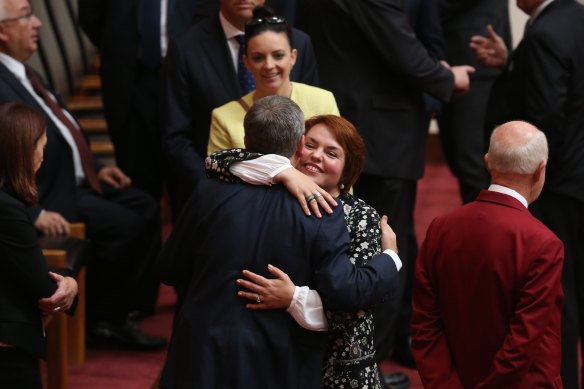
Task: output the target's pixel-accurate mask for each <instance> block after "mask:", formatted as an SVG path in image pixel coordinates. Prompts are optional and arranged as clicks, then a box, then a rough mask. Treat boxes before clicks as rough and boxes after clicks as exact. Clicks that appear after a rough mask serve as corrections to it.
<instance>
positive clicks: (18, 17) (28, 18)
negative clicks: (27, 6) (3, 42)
mask: <svg viewBox="0 0 584 389" xmlns="http://www.w3.org/2000/svg"><path fill="white" fill-rule="evenodd" d="M33 15H34V13H33V12H32V9H31V10H30V11H28V12H27V13H26V14H24V15H21V16H17V17H15V18H8V19H2V20H0V23H10V22H18V21H19V20H26V21H29V20H30V18H32V16H33Z"/></svg>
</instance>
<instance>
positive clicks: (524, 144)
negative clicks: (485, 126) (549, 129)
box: [489, 121, 548, 174]
mask: <svg viewBox="0 0 584 389" xmlns="http://www.w3.org/2000/svg"><path fill="white" fill-rule="evenodd" d="M519 126H529V127H532V128H533V129H535V131H530V132H521V133H520V134H516V136H514V137H513V139H512V140H510V139H509V137H507V136H505V135H504V134H500V132H501V131H504V130H505V129H509V128H510V129H511V130H513V129H518V128H519ZM547 159H548V143H547V139H546V137H545V134H544V133H543V132H542V131H540V130H539V129H537V128H536V127H534V126H532V125H531V124H529V123H527V122H520V121H516V122H510V123H506V124H504V125H502V126H499V127H497V128H495V130H494V131H493V133H492V134H491V143H490V145H489V167H490V168H491V169H494V170H496V171H498V172H500V173H519V174H532V173H534V172H535V171H536V170H537V168H538V166H539V165H540V164H541V162H542V161H546V160H547Z"/></svg>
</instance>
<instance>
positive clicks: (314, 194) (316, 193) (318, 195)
mask: <svg viewBox="0 0 584 389" xmlns="http://www.w3.org/2000/svg"><path fill="white" fill-rule="evenodd" d="M312 195H313V196H314V199H315V200H316V199H317V198H319V197H320V196H322V195H321V194H320V192H314V193H313V194H312Z"/></svg>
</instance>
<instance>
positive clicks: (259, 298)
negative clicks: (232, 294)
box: [256, 294, 262, 303]
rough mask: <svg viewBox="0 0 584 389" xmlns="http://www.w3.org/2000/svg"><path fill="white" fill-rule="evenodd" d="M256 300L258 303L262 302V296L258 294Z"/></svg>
mask: <svg viewBox="0 0 584 389" xmlns="http://www.w3.org/2000/svg"><path fill="white" fill-rule="evenodd" d="M256 301H257V302H258V303H261V302H262V296H260V295H259V294H256Z"/></svg>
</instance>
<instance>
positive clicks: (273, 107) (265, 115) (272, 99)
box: [243, 95, 304, 158]
mask: <svg viewBox="0 0 584 389" xmlns="http://www.w3.org/2000/svg"><path fill="white" fill-rule="evenodd" d="M243 128H244V130H245V146H246V147H247V148H248V149H249V150H251V151H254V152H257V153H262V154H279V155H282V156H284V157H287V158H290V157H291V156H292V155H293V154H294V152H295V151H296V146H297V145H298V142H299V141H300V138H301V137H302V135H303V134H304V114H303V113H302V110H301V109H300V107H298V105H297V104H296V103H295V102H294V101H292V100H290V99H289V98H287V97H283V96H277V95H276V96H267V97H264V98H261V99H259V100H257V101H256V102H255V103H254V105H253V106H252V107H251V108H250V110H249V111H248V112H247V114H246V115H245V119H244V120H243Z"/></svg>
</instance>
